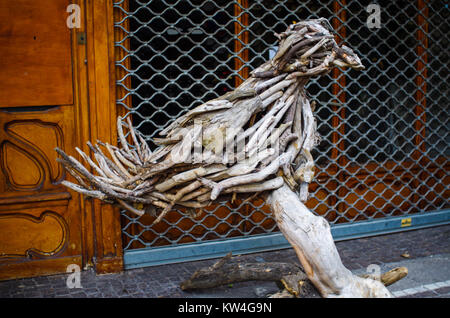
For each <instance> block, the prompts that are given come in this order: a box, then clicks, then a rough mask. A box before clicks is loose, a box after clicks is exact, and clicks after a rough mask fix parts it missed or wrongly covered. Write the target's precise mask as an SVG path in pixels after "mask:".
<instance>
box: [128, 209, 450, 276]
mask: <svg viewBox="0 0 450 318" xmlns="http://www.w3.org/2000/svg"><path fill="white" fill-rule="evenodd" d="M405 218H411V223H410V224H411V225H409V226H407V227H402V220H403V219H405ZM443 224H450V209H446V210H441V211H436V212H425V213H420V214H410V215H404V216H400V217H386V218H380V219H373V220H369V221H360V222H355V223H344V224H336V225H333V226H332V227H331V233H332V235H333V238H334V240H335V241H342V240H349V239H355V238H360V237H368V236H375V235H382V234H387V233H394V232H400V231H407V230H415V229H419V228H426V227H432V226H437V225H443ZM289 247H290V245H289V243H288V242H287V240H286V239H285V238H284V236H283V235H282V234H281V233H272V234H261V235H254V236H250V237H245V238H231V239H225V240H221V241H207V242H198V243H191V244H182V245H178V246H166V247H157V248H142V249H135V250H126V251H125V252H124V266H125V269H132V268H138V267H146V266H156V265H164V264H172V263H180V262H189V261H197V260H204V259H210V258H217V257H223V256H224V255H226V254H227V253H228V252H233V254H234V255H239V254H249V253H256V252H264V251H271V250H278V249H283V248H289Z"/></svg>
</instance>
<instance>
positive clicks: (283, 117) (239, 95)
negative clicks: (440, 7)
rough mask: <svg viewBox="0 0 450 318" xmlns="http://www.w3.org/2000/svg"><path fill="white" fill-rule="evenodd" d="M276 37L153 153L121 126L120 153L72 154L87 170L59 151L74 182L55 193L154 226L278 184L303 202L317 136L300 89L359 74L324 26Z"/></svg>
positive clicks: (103, 147) (100, 148) (105, 149)
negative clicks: (341, 70)
mask: <svg viewBox="0 0 450 318" xmlns="http://www.w3.org/2000/svg"><path fill="white" fill-rule="evenodd" d="M277 37H278V38H279V40H280V43H279V49H278V52H277V54H276V55H275V56H274V58H273V59H272V60H270V61H268V62H266V63H264V64H263V65H261V66H260V67H259V68H257V69H255V70H254V71H253V72H252V76H251V77H250V78H249V79H248V80H246V81H245V82H244V83H242V85H240V86H239V87H238V88H237V89H235V90H234V91H232V92H229V93H227V94H225V95H223V96H221V97H219V98H216V99H214V100H211V101H209V102H206V103H204V104H202V105H200V106H198V107H196V108H194V109H192V110H191V111H189V112H188V113H186V114H184V115H183V116H181V117H179V118H177V119H176V120H175V121H174V122H173V123H172V124H170V125H169V126H168V127H167V128H166V129H164V130H163V131H162V132H161V133H160V135H161V138H155V139H154V140H153V141H154V142H155V143H157V144H159V145H160V147H159V148H158V149H157V150H155V151H154V152H152V151H151V150H150V148H149V147H148V146H147V143H146V141H145V139H144V138H143V136H141V134H140V133H139V132H138V131H136V130H134V129H133V126H132V125H131V122H130V118H129V117H128V118H127V121H126V123H124V122H123V120H122V118H120V117H119V118H118V120H117V133H118V137H119V142H120V147H115V146H113V145H109V144H107V143H106V144H105V143H102V142H98V144H95V145H92V144H91V143H88V145H89V148H90V149H91V151H92V155H93V157H94V159H90V157H89V156H88V155H86V154H85V153H83V152H82V151H81V150H80V149H78V148H77V149H76V150H77V151H78V153H79V154H80V156H81V157H82V158H83V160H84V163H85V165H86V166H88V167H89V169H87V168H85V167H84V166H83V165H82V164H81V163H80V162H78V161H77V160H76V159H75V158H74V157H72V156H69V155H67V154H65V153H64V152H63V151H62V150H60V149H57V151H58V153H59V154H60V155H61V158H59V159H58V161H59V162H61V163H62V164H63V166H64V167H65V168H66V169H67V171H68V172H69V173H70V174H72V175H73V176H74V178H75V179H76V180H77V182H78V184H74V183H71V182H69V181H63V184H64V185H65V186H67V187H69V188H71V189H72V190H75V191H78V192H80V193H82V194H84V195H86V196H88V197H93V198H97V199H100V200H103V201H106V202H110V203H115V204H118V205H120V206H122V207H123V208H124V209H126V210H128V211H130V212H132V213H135V214H137V215H143V214H144V213H152V214H153V215H157V216H158V217H157V218H156V220H155V222H159V221H160V220H161V219H162V218H163V217H164V215H165V214H166V213H167V212H168V211H170V210H171V209H173V208H174V207H177V206H178V207H187V208H202V207H205V206H207V205H209V204H210V203H211V202H213V201H215V200H218V199H223V196H227V195H234V196H236V195H242V196H248V195H250V194H253V193H259V192H266V191H271V190H274V189H277V188H280V187H281V186H282V185H283V183H284V182H286V183H287V184H288V185H289V187H290V188H291V189H292V190H295V191H297V192H299V194H300V198H301V199H302V200H303V201H305V200H306V199H307V198H308V183H310V182H311V180H312V178H313V175H314V161H313V158H312V156H311V149H312V148H313V147H314V145H315V144H316V142H317V140H318V136H317V135H316V121H315V119H314V117H313V112H312V106H311V104H310V102H309V100H308V98H307V96H306V93H305V90H304V87H305V85H306V83H307V81H308V79H309V78H310V77H311V76H317V75H322V74H325V73H327V72H329V71H330V70H331V68H332V67H334V66H336V65H338V66H341V67H342V66H347V67H353V68H361V67H362V65H361V63H360V61H359V59H358V57H357V56H356V55H355V54H354V53H353V51H352V50H350V49H349V48H347V47H345V46H343V47H339V46H338V45H337V44H336V42H335V41H334V37H333V34H332V29H331V27H330V26H329V24H328V21H327V20H325V19H319V20H307V21H303V22H300V23H298V24H295V25H291V26H290V27H289V28H288V29H287V30H286V31H285V32H283V33H281V34H277ZM124 130H125V131H128V132H129V135H130V139H131V141H132V142H131V145H129V144H128V142H127V139H126V138H125V135H126V133H125V132H124Z"/></svg>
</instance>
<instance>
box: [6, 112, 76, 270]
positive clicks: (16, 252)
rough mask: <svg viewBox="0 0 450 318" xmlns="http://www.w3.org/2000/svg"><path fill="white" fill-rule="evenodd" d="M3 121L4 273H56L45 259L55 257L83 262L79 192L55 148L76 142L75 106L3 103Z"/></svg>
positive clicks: (50, 260)
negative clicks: (67, 182)
mask: <svg viewBox="0 0 450 318" xmlns="http://www.w3.org/2000/svg"><path fill="white" fill-rule="evenodd" d="M0 127H1V129H0V271H2V272H4V274H3V275H0V276H1V277H4V278H14V277H24V276H29V275H34V274H36V273H38V274H39V273H41V272H46V273H51V272H52V270H51V269H49V268H47V265H46V263H45V260H47V261H48V262H50V263H51V264H52V265H51V267H52V268H53V267H54V266H56V265H57V264H58V262H56V261H55V258H56V259H61V262H62V263H65V262H66V261H67V260H63V259H66V258H67V257H73V256H77V258H76V259H77V262H80V261H81V258H80V257H79V255H81V252H82V251H81V247H82V245H81V230H82V227H81V211H80V205H79V197H78V195H77V194H75V193H71V192H68V191H67V189H66V188H65V187H63V186H62V185H60V184H59V182H60V181H61V180H62V179H63V178H65V172H64V171H63V170H62V168H61V167H60V165H59V164H58V163H57V162H56V157H57V154H56V152H55V150H54V149H55V147H60V148H62V149H73V147H75V145H76V143H75V142H76V137H75V134H74V130H75V123H74V107H73V106H60V107H43V108H38V109H36V108H28V109H27V111H21V109H18V108H8V109H0ZM37 260H40V262H39V263H36V262H35V261H37ZM24 262H35V263H34V264H39V265H36V266H39V268H38V269H37V268H35V267H34V266H25V267H24V265H23V263H24ZM55 262H56V263H55ZM30 264H31V263H30ZM79 265H81V264H79ZM20 268H22V269H20ZM56 268H57V271H61V267H59V266H56ZM54 270H56V269H54ZM8 272H9V274H7V273H8ZM0 279H1V278H0Z"/></svg>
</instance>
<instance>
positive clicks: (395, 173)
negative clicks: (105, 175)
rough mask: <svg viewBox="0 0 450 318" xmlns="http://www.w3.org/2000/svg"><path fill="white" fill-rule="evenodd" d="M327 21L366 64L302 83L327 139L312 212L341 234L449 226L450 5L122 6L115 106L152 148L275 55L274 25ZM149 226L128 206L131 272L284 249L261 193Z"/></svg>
mask: <svg viewBox="0 0 450 318" xmlns="http://www.w3.org/2000/svg"><path fill="white" fill-rule="evenodd" d="M371 4H372V5H371ZM369 5H371V6H370V7H369ZM374 5H375V6H374ZM318 17H325V18H327V19H328V20H329V21H330V22H331V24H332V25H333V27H334V29H335V30H336V37H337V38H338V39H339V40H340V41H344V42H347V43H348V44H349V46H350V47H352V48H354V49H356V51H357V53H358V55H359V56H360V57H361V59H362V62H363V64H364V65H365V66H366V70H364V71H360V72H357V71H353V70H348V71H341V70H334V71H333V73H331V74H329V75H328V76H324V77H322V78H320V79H315V80H311V82H310V84H309V87H308V88H307V91H308V92H309V93H310V94H311V97H312V99H313V100H316V102H317V104H318V106H317V107H316V117H317V121H318V131H319V133H320V134H321V136H322V142H321V143H320V145H319V146H318V147H317V148H316V150H315V151H314V153H313V156H314V158H315V160H316V163H317V167H316V176H315V183H313V184H311V185H310V192H311V198H310V200H309V201H308V202H307V206H308V207H309V208H310V209H311V210H312V211H314V212H315V213H317V214H319V215H323V216H324V217H325V218H326V219H327V220H328V221H329V222H330V223H331V224H332V233H333V236H334V237H335V239H348V238H352V237H360V236H368V235H375V234H381V233H387V232H393V231H399V230H403V229H412V228H419V227H425V226H432V225H437V224H444V223H449V222H450V219H449V215H450V210H449V208H450V204H449V186H448V185H449V183H450V176H449V173H448V171H449V168H450V161H449V156H450V133H449V130H450V123H449V114H448V113H449V96H448V82H449V78H448V77H449V67H448V66H449V56H448V46H449V43H448V40H449V39H448V34H449V25H448V22H447V21H448V19H449V8H448V5H447V4H446V3H445V1H425V0H418V1H409V0H408V1H406V0H399V1H374V0H370V1H350V0H347V1H346V0H341V1H327V0H322V1H319V0H316V1H289V0H287V1H250V0H239V1H225V0H223V1H222V0H217V1H185V0H182V1H175V0H173V1H169V0H166V1H164V0H158V1H145V0H120V1H119V0H114V20H115V24H114V26H115V48H116V53H115V54H116V75H117V96H118V99H117V106H118V110H119V112H120V113H121V114H122V115H125V116H131V117H132V120H133V123H134V125H135V127H137V129H138V130H139V131H140V132H142V133H143V134H144V135H145V136H146V137H147V141H148V142H149V144H150V146H151V147H153V149H154V148H155V145H154V144H152V142H151V138H152V137H156V136H157V135H158V133H159V131H161V130H162V129H163V128H164V127H165V126H166V125H168V123H170V122H171V121H173V120H174V119H175V118H176V117H178V116H180V115H182V114H183V113H185V112H186V111H188V110H189V109H191V108H193V107H194V106H197V105H199V104H201V103H203V102H205V101H207V100H210V99H212V98H215V97H218V96H220V95H223V94H224V93H225V92H227V91H230V90H232V89H233V88H234V87H235V86H236V85H239V84H240V83H241V82H242V80H243V79H245V78H246V77H247V76H248V74H249V71H250V70H252V69H254V68H255V67H257V66H259V65H260V64H262V63H263V62H264V61H265V60H267V59H268V58H269V56H270V54H272V52H274V51H275V50H276V48H274V47H273V45H274V43H276V41H275V40H276V39H275V37H274V35H273V33H274V32H282V31H284V30H285V29H286V27H287V26H288V25H289V24H291V23H292V22H293V21H299V20H302V19H306V18H318ZM377 18H379V19H378V20H376V19H377ZM374 19H375V20H374ZM367 22H369V23H372V24H367ZM374 22H375V24H374ZM377 22H379V25H377V24H376V23H377ZM378 27H379V28H378ZM152 221H153V218H152V217H150V216H147V215H145V216H142V217H136V216H135V215H131V214H129V213H128V212H122V233H123V240H124V249H125V257H124V261H125V267H126V268H133V267H139V266H146V265H156V264H164V263H171V262H178V261H188V260H195V259H204V258H208V257H218V256H221V255H223V254H225V253H226V252H228V251H230V250H232V251H233V252H234V253H235V254H238V253H246V252H255V251H263V250H270V249H277V248H281V247H287V246H288V244H287V242H286V240H285V239H284V238H283V237H282V235H281V234H280V233H279V232H278V229H277V227H276V223H275V222H274V220H273V219H272V217H271V214H270V210H269V208H268V207H267V206H265V205H264V201H263V200H261V199H254V200H252V201H250V202H240V201H237V202H223V203H222V204H220V205H217V206H212V207H210V208H207V209H205V211H204V212H203V213H202V214H201V216H200V217H199V218H198V219H192V218H191V217H190V215H188V214H186V211H180V210H174V211H172V212H170V213H169V214H168V215H167V217H166V218H165V219H164V220H163V221H162V222H160V223H158V224H156V225H154V226H151V225H150V224H151V223H152Z"/></svg>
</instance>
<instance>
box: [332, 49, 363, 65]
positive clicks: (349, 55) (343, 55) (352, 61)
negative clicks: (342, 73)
mask: <svg viewBox="0 0 450 318" xmlns="http://www.w3.org/2000/svg"><path fill="white" fill-rule="evenodd" d="M335 50H336V52H337V54H338V56H339V57H340V59H338V60H335V61H334V64H335V65H336V66H338V67H344V68H345V67H350V68H353V69H355V70H363V69H365V67H364V65H363V64H362V62H361V59H360V58H359V56H358V55H357V54H356V53H355V52H353V50H352V49H351V48H349V47H348V46H345V45H342V46H341V47H337V48H335Z"/></svg>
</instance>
